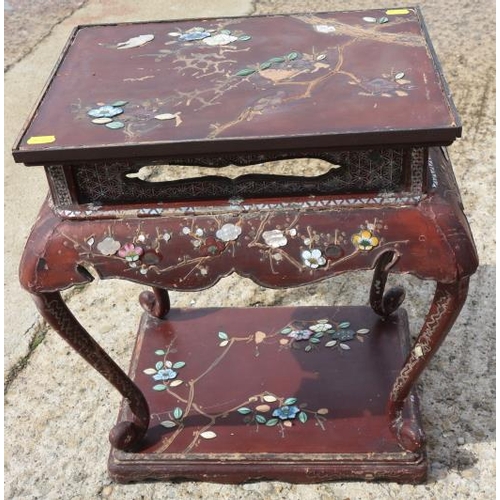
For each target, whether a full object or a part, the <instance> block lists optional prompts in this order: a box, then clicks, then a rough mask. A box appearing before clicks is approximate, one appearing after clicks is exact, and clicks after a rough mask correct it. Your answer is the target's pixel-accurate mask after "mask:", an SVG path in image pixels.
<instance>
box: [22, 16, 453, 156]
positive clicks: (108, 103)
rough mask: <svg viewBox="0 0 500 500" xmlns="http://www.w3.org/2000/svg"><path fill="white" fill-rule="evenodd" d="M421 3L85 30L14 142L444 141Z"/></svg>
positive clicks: (253, 147)
mask: <svg viewBox="0 0 500 500" xmlns="http://www.w3.org/2000/svg"><path fill="white" fill-rule="evenodd" d="M460 133H461V124H460V119H459V117H458V115H457V113H456V110H455V107H454V105H453V102H452V100H451V97H450V95H449V91H448V88H447V85H446V82H445V81H444V78H443V75H442V73H441V69H440V66H439V63H438V61H437V59H436V56H435V54H434V51H433V49H432V46H431V44H430V41H429V37H428V35H427V32H426V29H425V26H424V23H423V20H422V16H421V14H420V12H419V10H418V9H415V8H408V9H389V10H372V11H353V12H336V13H321V14H316V13H314V14H296V15H286V16H284V15H283V16H262V17H260V16H257V17H242V18H219V19H204V20H178V21H168V22H151V23H126V24H112V25H93V26H78V27H77V28H75V30H74V32H73V34H72V36H71V37H70V40H69V41H68V44H67V46H66V48H65V50H64V52H63V54H62V55H61V58H60V60H59V62H58V64H57V65H56V68H55V69H54V71H53V74H52V76H51V77H50V79H49V82H48V83H47V86H46V88H45V90H44V92H43V94H42V97H41V99H40V101H39V103H38V104H37V105H36V107H35V109H34V112H33V114H32V116H31V118H30V119H29V120H28V122H27V124H26V126H25V128H24V130H23V131H22V133H21V135H20V138H19V140H18V142H17V143H16V145H15V147H14V149H13V154H14V158H15V160H16V161H18V162H24V163H26V164H47V163H54V162H72V161H82V160H109V159H117V158H134V157H136V158H161V157H169V156H180V157H182V156H188V155H191V156H192V155H194V154H223V153H236V154H238V153H242V152H251V151H263V150H266V151H272V150H279V149H288V150H290V149H292V150H293V149H296V150H301V149H302V150H304V149H307V150H310V149H311V148H318V149H321V148H337V149H342V148H344V149H347V148H352V147H373V146H380V145H384V146H387V145H389V146H391V145H408V144H410V145H411V144H450V143H451V142H452V141H453V140H454V139H455V138H456V137H458V136H460Z"/></svg>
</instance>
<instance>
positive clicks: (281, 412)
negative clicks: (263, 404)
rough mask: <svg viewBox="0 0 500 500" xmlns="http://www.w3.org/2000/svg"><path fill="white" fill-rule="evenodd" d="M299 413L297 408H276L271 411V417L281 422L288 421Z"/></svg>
mask: <svg viewBox="0 0 500 500" xmlns="http://www.w3.org/2000/svg"><path fill="white" fill-rule="evenodd" d="M299 412H300V409H299V408H298V407H297V406H288V405H285V406H281V407H280V408H276V410H274V411H273V417H278V418H280V419H281V420H290V419H292V418H295V417H296V416H297V413H299Z"/></svg>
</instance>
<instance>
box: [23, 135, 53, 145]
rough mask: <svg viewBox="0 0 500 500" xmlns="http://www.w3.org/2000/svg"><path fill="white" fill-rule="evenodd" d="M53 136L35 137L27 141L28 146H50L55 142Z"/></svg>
mask: <svg viewBox="0 0 500 500" xmlns="http://www.w3.org/2000/svg"><path fill="white" fill-rule="evenodd" d="M55 140H56V136H55V135H35V136H33V137H30V138H29V139H28V144H50V143H51V142H55Z"/></svg>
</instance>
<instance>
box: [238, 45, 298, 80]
mask: <svg viewBox="0 0 500 500" xmlns="http://www.w3.org/2000/svg"><path fill="white" fill-rule="evenodd" d="M302 57H303V56H302V54H301V53H300V52H297V51H292V52H290V53H288V54H286V55H284V56H277V57H271V58H270V59H268V60H267V61H263V62H261V63H258V64H256V65H255V66H248V67H246V68H243V69H240V70H239V71H238V72H237V73H236V74H235V75H236V76H250V75H253V74H254V73H259V72H261V71H265V70H269V69H272V68H276V67H283V66H286V65H290V64H291V63H292V62H293V61H295V60H297V59H302Z"/></svg>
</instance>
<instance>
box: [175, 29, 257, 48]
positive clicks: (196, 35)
mask: <svg viewBox="0 0 500 500" xmlns="http://www.w3.org/2000/svg"><path fill="white" fill-rule="evenodd" d="M169 36H172V37H176V38H177V40H179V41H181V42H196V41H201V42H202V43H204V44H206V45H210V46H217V45H228V44H230V43H233V42H236V41H238V40H239V41H241V42H246V41H248V40H251V38H252V37H251V36H250V35H247V34H244V33H243V34H240V35H234V34H233V33H231V31H230V30H227V29H222V30H220V31H219V32H217V30H214V29H205V28H203V27H201V26H195V27H193V28H190V29H188V30H186V31H184V32H181V31H173V32H170V33H169Z"/></svg>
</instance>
